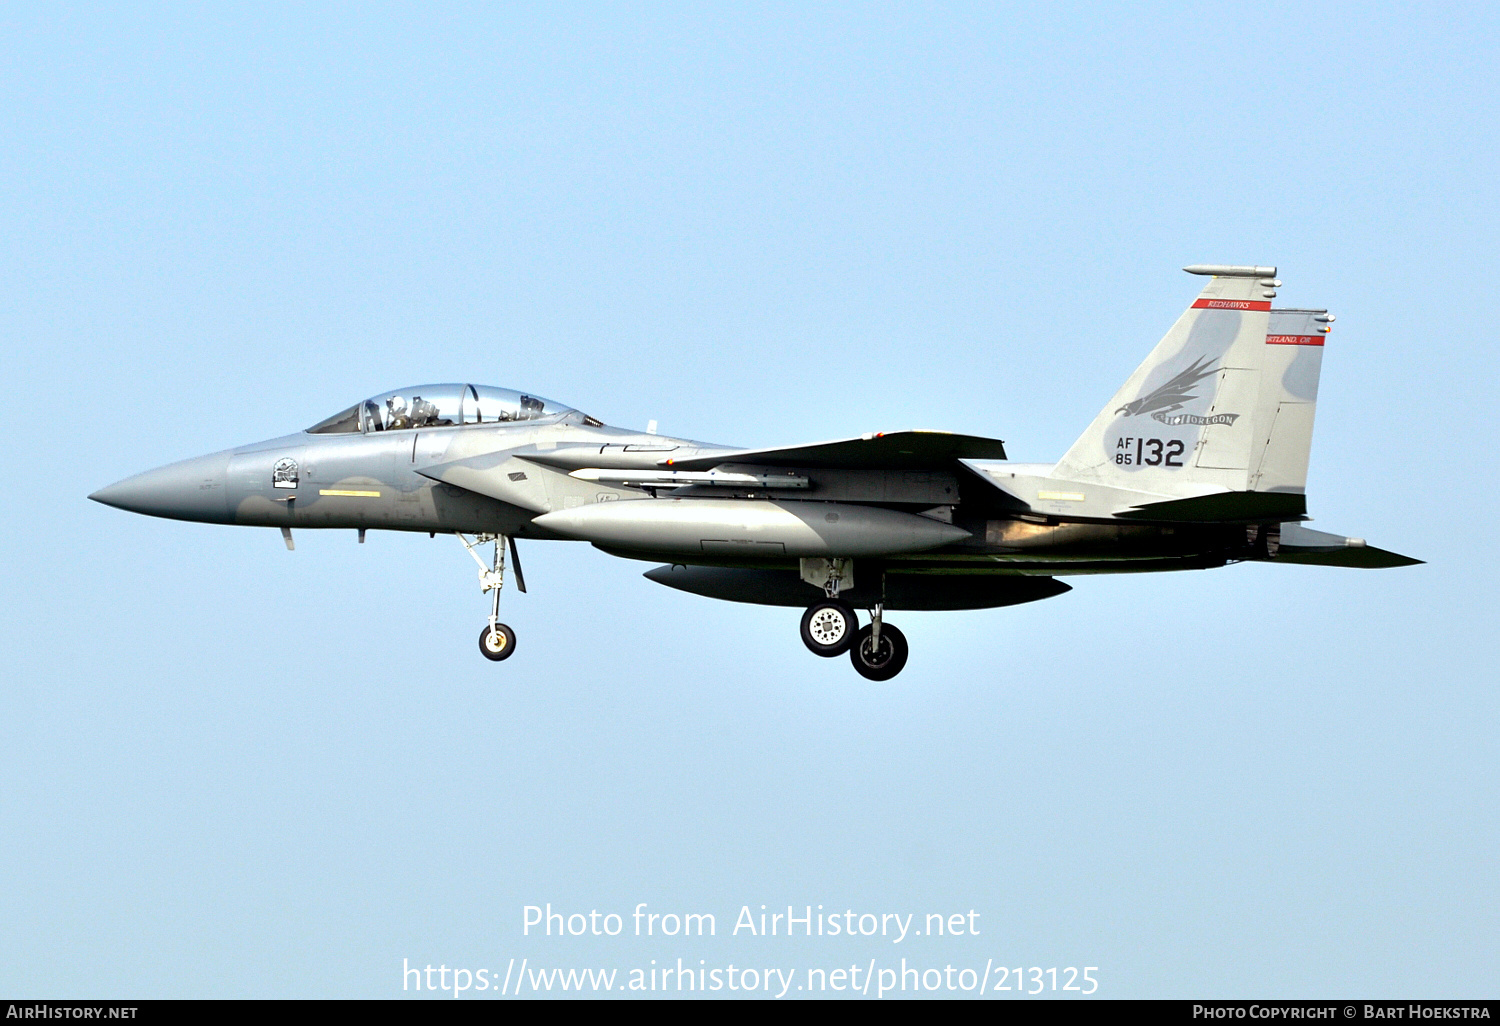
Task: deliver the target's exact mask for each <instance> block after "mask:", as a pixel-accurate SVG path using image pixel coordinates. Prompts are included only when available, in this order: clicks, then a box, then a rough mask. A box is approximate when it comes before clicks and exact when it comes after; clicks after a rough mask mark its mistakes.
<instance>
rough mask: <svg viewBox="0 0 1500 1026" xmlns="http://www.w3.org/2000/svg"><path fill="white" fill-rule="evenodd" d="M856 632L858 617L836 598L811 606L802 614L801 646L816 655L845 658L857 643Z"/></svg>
mask: <svg viewBox="0 0 1500 1026" xmlns="http://www.w3.org/2000/svg"><path fill="white" fill-rule="evenodd" d="M857 630H859V617H858V616H856V615H855V613H854V610H853V609H851V608H850V607H849V606H848V605H846V604H845V603H843V602H840V601H838V600H837V599H828V600H826V601H824V602H819V603H817V604H816V605H812V606H808V607H807V612H805V613H803V614H802V644H804V645H806V646H807V648H808V651H810V652H812V653H813V654H814V655H820V656H825V657H827V658H832V657H833V656H836V655H843V654H844V653H845V652H847V651H849V646H850V645H851V644H853V643H854V632H855V631H857Z"/></svg>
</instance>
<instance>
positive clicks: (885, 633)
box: [802, 559, 908, 680]
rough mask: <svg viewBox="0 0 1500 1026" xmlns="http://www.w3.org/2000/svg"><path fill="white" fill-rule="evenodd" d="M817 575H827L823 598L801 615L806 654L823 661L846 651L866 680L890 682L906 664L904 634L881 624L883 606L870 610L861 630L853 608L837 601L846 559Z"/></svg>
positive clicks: (832, 561) (825, 566)
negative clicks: (809, 653)
mask: <svg viewBox="0 0 1500 1026" xmlns="http://www.w3.org/2000/svg"><path fill="white" fill-rule="evenodd" d="M819 572H820V574H822V573H826V574H827V578H826V580H825V581H824V582H823V592H824V595H825V596H826V597H825V598H824V599H823V601H821V602H816V603H814V604H813V605H811V606H808V607H807V612H805V613H803V614H802V643H803V644H804V645H806V646H807V648H808V651H810V652H812V653H813V654H814V655H820V656H824V657H825V658H832V657H834V656H838V655H843V654H844V653H845V652H848V653H849V661H850V662H852V663H853V664H854V669H855V670H856V671H857V672H858V673H859V675H860V676H862V677H865V678H867V679H869V680H890V679H891V678H892V677H894V676H896V674H898V673H900V672H901V669H902V667H904V666H905V665H906V656H907V652H908V649H907V645H906V635H904V634H902V633H901V632H900V631H899V630H897V629H896V628H895V627H893V626H891V625H889V624H887V623H885V622H884V621H885V604H884V603H883V602H877V603H876V604H875V606H874V607H873V608H872V609H871V610H870V623H869V625H868V626H865V627H860V625H859V616H858V615H857V614H856V613H855V612H854V609H853V608H852V607H851V606H850V605H849V603H847V602H845V601H843V600H842V599H840V598H839V590H840V588H841V586H842V585H843V583H844V580H845V578H846V577H847V575H848V560H844V559H830V560H828V561H827V563H825V564H823V565H822V566H821V567H819ZM883 584H884V582H883V581H882V589H881V590H882V592H883V591H884V587H883Z"/></svg>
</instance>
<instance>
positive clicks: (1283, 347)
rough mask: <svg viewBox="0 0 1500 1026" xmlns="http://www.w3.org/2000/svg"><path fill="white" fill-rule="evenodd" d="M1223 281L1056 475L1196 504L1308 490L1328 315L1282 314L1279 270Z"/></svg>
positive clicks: (1220, 270) (1211, 286)
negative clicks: (1234, 495)
mask: <svg viewBox="0 0 1500 1026" xmlns="http://www.w3.org/2000/svg"><path fill="white" fill-rule="evenodd" d="M1184 270H1186V271H1188V272H1189V273H1191V274H1207V275H1213V278H1212V280H1211V281H1209V282H1208V284H1207V285H1206V286H1204V289H1203V291H1202V292H1201V293H1199V295H1198V298H1197V299H1196V300H1194V302H1193V305H1192V306H1190V307H1188V309H1187V310H1186V311H1185V312H1184V313H1183V315H1182V316H1181V317H1179V318H1178V319H1177V323H1176V324H1174V325H1172V328H1171V330H1170V331H1168V332H1167V334H1166V336H1165V337H1163V338H1162V340H1161V341H1160V342H1159V343H1157V346H1156V348H1155V349H1153V350H1152V351H1151V355H1150V356H1148V357H1146V361H1145V362H1144V363H1142V364H1141V365H1140V366H1139V367H1137V368H1136V371H1135V373H1134V374H1132V375H1131V376H1130V379H1129V380H1128V381H1126V382H1125V384H1124V385H1123V386H1122V387H1121V388H1120V390H1119V391H1118V392H1117V393H1115V397H1114V398H1113V399H1111V400H1110V402H1109V405H1108V406H1106V407H1105V408H1104V409H1103V410H1101V411H1099V415H1098V416H1097V417H1095V418H1094V422H1093V423H1092V424H1090V425H1089V428H1088V430H1087V431H1085V432H1084V433H1083V435H1082V437H1080V438H1079V439H1078V441H1076V442H1074V443H1073V447H1072V448H1071V449H1069V450H1068V452H1067V454H1066V455H1065V456H1063V458H1062V460H1061V461H1060V462H1059V463H1058V464H1057V466H1056V467H1055V468H1054V469H1053V471H1052V476H1053V477H1057V478H1064V479H1066V480H1070V481H1083V482H1093V483H1098V484H1104V485H1110V486H1113V487H1116V488H1128V489H1131V490H1134V491H1142V492H1152V493H1155V494H1158V495H1168V496H1175V497H1189V496H1197V495H1206V494H1210V493H1213V492H1222V491H1235V492H1282V493H1294V494H1297V495H1300V494H1302V493H1303V492H1304V490H1305V488H1306V486H1307V459H1308V452H1309V450H1310V448H1311V445H1312V427H1313V412H1314V408H1315V405H1316V403H1317V398H1318V374H1319V371H1320V370H1321V367H1322V357H1323V348H1322V347H1323V336H1324V335H1325V334H1327V333H1328V330H1329V329H1328V322H1330V321H1332V320H1333V318H1332V317H1329V316H1328V315H1327V312H1326V311H1323V310H1272V309H1271V299H1272V298H1273V297H1274V296H1275V295H1276V291H1275V290H1276V287H1277V286H1279V285H1280V284H1281V283H1280V282H1279V281H1276V280H1275V274H1276V268H1274V267H1222V266H1203V265H1194V266H1192V267H1186V268H1184Z"/></svg>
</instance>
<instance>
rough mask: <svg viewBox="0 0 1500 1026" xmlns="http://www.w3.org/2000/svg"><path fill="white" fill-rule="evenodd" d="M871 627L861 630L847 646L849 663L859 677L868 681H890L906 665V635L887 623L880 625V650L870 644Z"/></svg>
mask: <svg viewBox="0 0 1500 1026" xmlns="http://www.w3.org/2000/svg"><path fill="white" fill-rule="evenodd" d="M872 633H873V625H869V626H866V627H863V628H861V630H860V632H859V634H858V635H857V636H856V637H855V639H854V644H852V645H851V646H849V661H850V662H851V663H853V664H854V668H855V669H856V670H858V671H859V675H860V676H861V677H865V678H867V679H869V680H890V679H891V678H892V677H894V676H895V675H896V674H898V673H900V672H901V668H902V667H904V666H905V665H906V656H907V652H908V649H907V646H906V635H905V634H902V633H901V632H900V631H899V630H897V629H896V628H895V627H892V626H891V625H890V624H888V623H883V624H881V625H880V650H879V651H876V650H875V646H874V645H872V644H870V637H871V635H872Z"/></svg>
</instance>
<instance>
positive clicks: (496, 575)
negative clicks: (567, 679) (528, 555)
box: [455, 532, 526, 663]
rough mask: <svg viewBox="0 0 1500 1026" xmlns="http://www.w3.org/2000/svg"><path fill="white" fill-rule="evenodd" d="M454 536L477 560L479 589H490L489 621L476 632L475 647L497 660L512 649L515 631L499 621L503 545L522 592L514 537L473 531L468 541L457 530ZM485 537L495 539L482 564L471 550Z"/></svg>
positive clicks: (523, 580) (503, 571) (506, 657)
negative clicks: (488, 559) (491, 557)
mask: <svg viewBox="0 0 1500 1026" xmlns="http://www.w3.org/2000/svg"><path fill="white" fill-rule="evenodd" d="M455 533H457V532H455ZM458 540H459V541H461V542H463V543H464V548H466V549H468V550H469V555H471V556H473V557H474V562H476V563H478V564H479V590H480V591H481V592H493V593H494V597H493V598H492V599H491V600H490V622H489V623H487V624H485V625H484V628H483V629H482V630H481V631H480V632H479V651H480V652H483V653H484V657H485V658H486V659H492V660H494V661H495V662H497V663H498V662H500V661H501V660H502V659H509V658H510V656H511V653H512V652H514V651H515V650H516V632H515V631H513V630H511V629H510V627H509V625H507V624H503V623H501V622H500V589H501V588H503V587H505V549H506V547H507V545H508V546H509V548H510V556H511V562H512V563H513V564H514V565H515V569H516V587H517V588H519V589H521V592H522V593H523V594H524V593H525V591H526V578H525V577H524V576H523V575H522V574H521V556H520V553H518V552H516V540H515V539H514V538H508V537H506V536H505V535H503V534H480V535H475V536H474V540H473V541H472V542H471V541H469V539H467V538H465V537H464V536H463V535H462V534H459V535H458ZM489 541H493V542H494V543H495V556H494V560H493V561H492V563H491V564H490V565H488V566H486V565H485V562H484V559H483V557H481V556H480V555H479V553H478V552H477V551H475V550H476V549H477V548H478V547H479V546H480V545H483V544H484V543H485V542H489Z"/></svg>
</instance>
